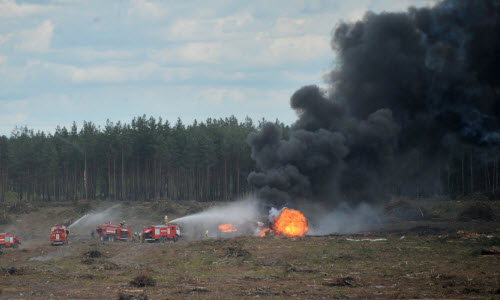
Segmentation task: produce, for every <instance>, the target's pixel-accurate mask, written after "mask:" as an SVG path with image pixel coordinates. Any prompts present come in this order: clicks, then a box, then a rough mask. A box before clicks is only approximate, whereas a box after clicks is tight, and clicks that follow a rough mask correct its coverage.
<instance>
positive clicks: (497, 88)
mask: <svg viewBox="0 0 500 300" xmlns="http://www.w3.org/2000/svg"><path fill="white" fill-rule="evenodd" d="M499 32H500V0H474V1H465V0H464V1H459V0H447V1H443V2H440V3H439V4H437V5H435V6H434V7H432V8H420V9H417V8H409V9H408V11H407V12H405V13H388V12H384V13H380V14H375V13H371V12H368V13H366V14H365V16H364V17H363V19H362V20H360V21H358V22H355V23H341V24H340V25H338V26H337V27H336V29H335V31H334V32H333V36H332V48H333V50H334V51H336V53H337V57H338V67H337V68H336V69H335V70H333V71H332V72H331V73H330V75H329V76H328V83H329V89H328V91H323V90H321V89H320V88H318V87H317V86H306V87H303V88H301V89H300V90H298V91H297V92H295V94H294V95H293V96H292V98H291V107H292V108H293V109H294V110H295V111H296V112H297V115H298V120H297V121H296V122H295V123H294V124H293V125H292V128H291V132H290V138H289V139H288V140H283V139H281V138H280V136H281V133H280V131H279V129H278V127H277V126H275V125H274V124H272V123H267V124H264V125H263V127H262V129H261V130H260V132H258V133H253V134H250V135H249V136H248V139H247V141H248V144H249V145H250V146H251V149H252V158H253V159H254V160H255V162H256V165H257V168H258V171H256V172H252V173H251V174H250V175H249V176H248V181H249V182H250V184H251V185H252V186H253V187H254V188H255V191H256V193H257V196H258V197H259V198H262V199H265V200H267V201H269V202H271V203H274V204H278V205H279V204H285V203H288V202H300V201H301V200H308V201H315V202H316V201H321V202H323V203H330V204H339V203H342V202H347V203H350V204H351V205H355V204H358V203H362V202H376V201H377V200H380V199H387V194H388V193H390V192H394V193H402V194H411V195H415V194H416V190H417V189H418V192H419V193H424V194H425V193H428V194H430V193H435V192H439V169H440V168H441V167H442V164H443V163H444V162H445V160H446V158H447V154H448V151H449V149H450V147H451V146H452V145H453V144H454V143H468V144H471V145H474V146H478V147H498V145H499V144H500V130H499V128H500V126H499V125H500V122H499V119H498V118H499V116H500V72H499V70H500V55H498V53H500V35H499ZM443 169H444V167H443Z"/></svg>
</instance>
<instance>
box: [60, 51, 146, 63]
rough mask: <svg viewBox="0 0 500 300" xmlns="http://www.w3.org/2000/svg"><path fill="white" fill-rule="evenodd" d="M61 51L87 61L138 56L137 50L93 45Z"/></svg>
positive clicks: (124, 58) (127, 58)
mask: <svg viewBox="0 0 500 300" xmlns="http://www.w3.org/2000/svg"><path fill="white" fill-rule="evenodd" d="M61 53H62V54H63V53H69V54H70V55H74V56H75V57H77V58H79V59H81V60H83V61H87V62H91V61H96V60H129V59H133V58H135V57H137V56H138V53H137V51H134V50H122V49H98V48H91V47H77V48H70V49H64V50H62V51H61Z"/></svg>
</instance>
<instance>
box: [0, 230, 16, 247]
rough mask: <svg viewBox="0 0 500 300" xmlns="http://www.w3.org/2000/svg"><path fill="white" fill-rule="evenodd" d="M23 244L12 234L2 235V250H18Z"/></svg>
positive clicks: (0, 239)
mask: <svg viewBox="0 0 500 300" xmlns="http://www.w3.org/2000/svg"><path fill="white" fill-rule="evenodd" d="M20 244H21V242H20V241H19V239H18V238H17V237H14V236H13V235H12V234H10V233H5V232H4V233H0V248H5V247H12V248H17V247H18V246H19V245H20Z"/></svg>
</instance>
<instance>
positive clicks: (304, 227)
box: [218, 207, 309, 237]
mask: <svg viewBox="0 0 500 300" xmlns="http://www.w3.org/2000/svg"><path fill="white" fill-rule="evenodd" d="M238 227H241V230H240V231H243V232H242V234H253V235H255V236H260V237H265V236H267V235H273V234H274V235H275V236H287V237H301V236H304V235H305V234H306V233H307V232H308V231H309V227H308V224H307V219H306V217H305V216H304V214H303V213H302V212H300V211H298V210H294V209H290V208H287V207H284V208H282V209H280V210H277V209H275V208H272V209H271V211H270V212H269V217H268V226H266V225H265V223H264V222H260V221H257V222H250V223H244V224H240V225H235V224H231V223H228V224H221V225H219V226H218V229H219V231H220V233H221V234H219V235H218V236H222V237H230V236H233V235H234V233H235V232H238ZM252 231H253V232H252Z"/></svg>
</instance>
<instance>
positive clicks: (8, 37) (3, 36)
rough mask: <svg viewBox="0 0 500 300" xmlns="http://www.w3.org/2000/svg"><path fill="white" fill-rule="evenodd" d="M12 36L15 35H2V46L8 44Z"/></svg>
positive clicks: (0, 41)
mask: <svg viewBox="0 0 500 300" xmlns="http://www.w3.org/2000/svg"><path fill="white" fill-rule="evenodd" d="M12 36H14V34H13V33H9V34H0V45H1V44H3V43H5V42H7V41H8V40H9V39H10V38H11V37H12Z"/></svg>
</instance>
